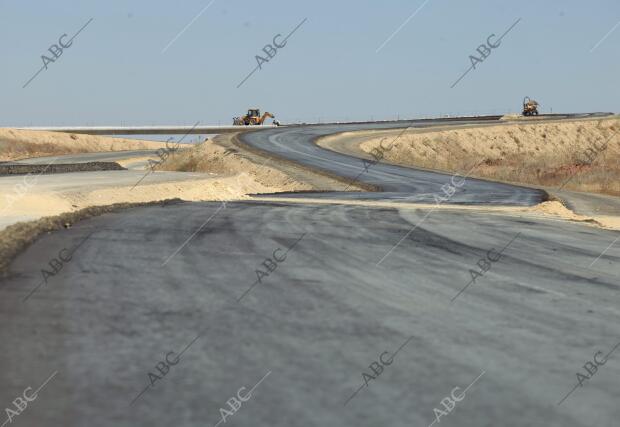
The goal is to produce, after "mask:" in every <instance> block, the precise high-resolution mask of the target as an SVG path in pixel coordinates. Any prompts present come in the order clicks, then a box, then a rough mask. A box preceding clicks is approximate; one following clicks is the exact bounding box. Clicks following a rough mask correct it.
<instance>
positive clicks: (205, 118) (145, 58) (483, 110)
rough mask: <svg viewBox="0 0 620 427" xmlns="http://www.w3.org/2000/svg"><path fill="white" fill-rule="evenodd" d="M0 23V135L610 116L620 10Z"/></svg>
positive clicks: (170, 6) (198, 5)
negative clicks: (268, 115) (531, 111)
mask: <svg viewBox="0 0 620 427" xmlns="http://www.w3.org/2000/svg"><path fill="white" fill-rule="evenodd" d="M0 19H1V21H0V37H1V39H2V41H3V42H2V43H1V44H0V52H1V56H2V63H1V66H0V76H1V77H2V78H1V79H0V85H1V86H0V100H1V102H0V126H68V125H75V126H78V125H82V126H87V125H151V124H152V125H168V124H178V125H182V124H184V125H188V124H194V123H196V122H198V121H199V122H200V123H202V124H232V117H233V116H238V115H241V114H243V113H244V112H245V111H246V110H247V109H248V108H249V107H258V108H260V109H261V110H263V111H265V110H267V111H270V112H272V113H274V114H275V115H276V116H277V118H278V119H279V120H280V121H281V122H283V123H290V122H317V121H337V120H340V121H343V120H371V119H394V118H400V119H407V118H415V117H426V116H439V115H445V114H452V115H455V114H461V115H470V114H497V113H507V112H510V111H520V108H521V103H522V100H523V97H524V96H530V97H532V98H534V99H536V100H537V101H538V102H539V103H540V104H541V110H542V112H551V111H553V112H558V113H559V112H592V111H612V112H619V111H620V87H619V86H618V76H620V55H619V53H620V49H619V46H620V24H619V23H620V1H618V0H600V1H597V0H594V1H588V2H585V1H582V0H580V1H577V0H563V1H562V0H546V1H519V2H515V1H501V0H500V1H498V0H469V1H462V0H409V1H406V0H385V1H381V2H378V1H365V0H356V1H348V0H347V1H324V0H314V1H294V0H289V1H280V0H272V1H268V2H257V1H226V0H177V1H161V0H150V1H146V0H144V1H143V0H135V1H131V0H124V1H123V0H107V1H92V0H75V1H68V0H56V1H27V0H0ZM91 19H92V20H91ZM86 24H87V25H86ZM300 24H301V26H299V27H298V25H300ZM513 24H515V25H514V27H512V29H511V30H510V31H509V32H508V33H507V34H506V35H505V36H504V37H503V38H502V40H501V43H500V44H499V45H497V38H499V37H500V36H501V35H502V34H503V33H504V32H505V31H507V30H508V29H509V28H510V27H511V26H512V25H513ZM84 25H86V27H85V28H84V29H83V30H82V31H81V32H80V33H79V34H78V35H77V36H76V37H75V38H74V39H73V42H72V44H71V45H70V46H69V47H68V48H66V49H63V51H62V54H61V55H60V56H58V57H57V58H55V57H54V55H53V54H52V53H50V51H49V50H48V49H50V47H51V46H53V45H55V44H56V45H58V44H59V38H61V36H62V35H63V34H67V36H66V37H64V38H62V41H63V44H65V45H67V44H68V40H69V39H71V37H73V36H74V35H75V34H76V32H77V31H78V30H80V28H82V27H83V26H84ZM297 27H298V28H297ZM295 28H297V29H296V31H295V32H294V33H293V34H292V35H291V36H290V37H289V38H288V39H287V41H286V45H284V46H283V47H281V48H278V49H277V50H275V51H273V50H271V49H269V48H268V49H267V51H270V52H271V54H272V57H269V56H268V55H267V54H266V53H265V52H264V51H263V48H264V46H265V45H268V44H271V45H273V43H274V42H273V40H274V36H277V35H278V34H280V35H281V36H280V37H276V42H277V43H278V44H280V45H282V41H283V39H284V37H286V36H287V35H288V34H289V33H291V31H293V30H294V29H295ZM612 30H613V31H612ZM491 34H495V36H492V37H491V38H490V39H489V36H491ZM487 40H490V42H491V43H492V44H493V45H495V46H497V47H495V48H492V49H490V48H488V47H487V49H488V51H489V52H490V53H488V54H487V56H486V58H484V57H483V56H482V55H480V54H479V53H478V52H477V51H476V49H478V47H479V46H480V45H481V44H486V43H487ZM52 50H54V48H52ZM481 50H482V51H483V52H486V50H485V49H481ZM57 52H58V51H57ZM274 52H275V54H274ZM42 56H47V58H50V59H54V61H53V62H52V61H47V60H44V59H43V58H42ZM257 56H260V57H262V58H263V59H257ZM470 56H476V57H477V58H478V59H481V61H474V63H475V68H472V69H471V70H470V71H469V72H468V73H467V74H466V75H465V77H463V79H462V80H461V81H459V83H458V84H457V85H456V86H454V87H451V85H452V84H453V83H454V82H455V81H456V80H457V79H458V78H459V77H460V76H461V75H462V74H463V73H465V71H467V70H468V69H469V68H470V67H471V66H472V59H471V58H470ZM44 61H45V62H47V63H46V64H45V65H46V67H47V68H45V67H44ZM259 62H260V68H257V67H258V66H259ZM255 68H256V71H255V72H254V73H253V74H252V75H251V76H250V77H249V78H248V79H247V80H246V81H245V82H244V83H243V84H242V85H241V86H240V87H238V85H239V84H240V82H241V81H242V80H243V79H244V78H245V77H246V76H247V75H248V74H249V73H250V72H251V71H252V70H253V69H255ZM40 69H42V71H41V72H40V73H39V74H38V75H37V76H36V77H35V78H34V79H33V80H32V81H31V82H30V83H29V84H28V85H27V86H26V87H25V88H24V87H23V86H24V84H25V83H26V82H27V81H28V80H29V79H30V78H31V77H32V76H33V75H34V74H35V73H36V72H37V71H38V70H40Z"/></svg>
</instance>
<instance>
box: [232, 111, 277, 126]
mask: <svg viewBox="0 0 620 427" xmlns="http://www.w3.org/2000/svg"><path fill="white" fill-rule="evenodd" d="M267 117H269V118H272V119H274V121H273V124H274V125H276V126H280V122H278V121H277V120H275V118H276V116H274V115H273V114H271V113H270V112H268V111H266V112H265V114H263V115H262V116H261V115H260V109H258V108H250V109H248V114H246V115H245V116H243V117H234V118H233V125H235V126H260V125H262V124H263V123H265V119H267Z"/></svg>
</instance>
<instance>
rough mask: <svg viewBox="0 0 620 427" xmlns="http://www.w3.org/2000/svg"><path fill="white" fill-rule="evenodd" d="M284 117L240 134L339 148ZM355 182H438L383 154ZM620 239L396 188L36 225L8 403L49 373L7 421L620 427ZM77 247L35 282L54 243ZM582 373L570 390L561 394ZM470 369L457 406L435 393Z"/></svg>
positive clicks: (515, 192) (18, 292)
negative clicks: (277, 126)
mask: <svg viewBox="0 0 620 427" xmlns="http://www.w3.org/2000/svg"><path fill="white" fill-rule="evenodd" d="M291 131H293V130H292V129H282V130H278V131H265V132H261V133H260V134H259V133H256V134H252V136H251V138H252V141H249V142H250V143H252V144H261V145H262V148H267V147H268V146H269V144H274V145H277V146H278V147H280V148H278V149H279V150H285V147H286V145H287V143H288V144H290V145H291V148H292V149H294V150H297V151H299V152H301V154H297V156H298V159H301V158H305V160H303V161H304V162H320V163H321V164H322V166H323V167H324V168H326V169H329V170H334V169H332V168H334V167H335V166H333V165H332V166H330V163H329V162H330V161H333V162H336V161H337V162H338V163H346V162H349V161H352V160H347V159H343V157H346V156H342V157H340V156H341V155H337V157H333V159H331V160H330V159H329V158H327V159H326V158H322V156H324V153H321V152H319V151H315V152H313V153H312V154H313V155H316V154H317V153H319V155H318V157H319V158H314V157H313V158H310V157H308V158H306V154H305V153H304V151H303V150H306V149H308V150H314V149H313V148H312V146H311V145H310V143H309V141H310V139H311V138H312V137H313V136H316V132H317V131H316V129H312V128H311V129H307V128H306V129H304V128H298V129H296V130H294V131H293V132H295V133H290V132H291ZM259 135H264V136H263V137H262V138H260V137H259ZM254 138H257V139H254ZM302 139H303V140H304V141H305V142H304V141H302ZM261 141H262V142H261ZM276 143H277V144H276ZM278 144H279V145H278ZM272 146H273V145H272ZM269 149H270V150H271V148H269ZM290 153H292V151H289V152H288V153H284V152H282V153H281V154H284V155H286V156H292V154H290ZM310 159H312V160H310ZM357 162H358V168H359V164H360V163H361V162H360V161H359V160H358V161H357ZM351 167H352V165H345V166H339V168H341V169H339V171H338V172H339V173H340V172H341V171H348V173H349V174H351V175H352V174H353V173H354V171H353V170H349V169H350V168H351ZM375 168H376V169H375ZM347 176H350V175H347ZM382 177H383V178H382ZM359 179H369V180H375V181H377V182H376V183H377V184H379V185H381V186H382V187H383V188H386V189H388V187H389V191H390V193H392V194H390V195H389V196H390V197H391V198H394V199H395V200H400V199H401V198H402V197H403V195H404V194H406V193H407V192H410V193H411V194H410V196H414V197H415V196H420V193H423V194H425V195H424V196H422V197H419V199H425V200H426V199H427V198H428V194H432V193H433V192H434V191H436V190H437V188H440V187H441V185H442V184H444V183H446V182H449V179H450V177H449V176H445V175H440V174H432V175H426V176H425V174H424V173H420V172H412V171H407V170H404V169H403V168H395V169H393V168H392V167H390V168H388V169H384V167H383V165H375V166H373V167H372V168H371V169H369V171H368V174H367V175H366V173H365V174H364V175H362V176H360V178H359ZM472 183H473V185H471V186H470V184H472ZM463 188H464V189H468V193H466V194H459V195H455V196H454V197H455V198H457V197H465V196H467V197H471V196H470V195H471V194H472V193H475V199H476V200H478V198H480V197H484V198H485V200H486V202H488V203H503V204H515V205H524V204H525V205H527V204H531V203H534V202H535V201H536V198H537V197H539V194H538V192H535V191H532V190H526V189H520V188H513V187H510V186H495V185H493V184H490V183H485V182H475V183H474V182H473V181H470V180H468V181H467V183H466V184H465V185H464V186H463ZM352 197H353V196H352ZM373 197H377V196H376V195H373ZM405 197H406V196H405ZM455 201H460V202H465V201H466V200H465V199H456V200H455ZM451 203H452V201H451ZM91 233H92V234H91ZM88 236H90V237H88ZM87 237H88V238H87ZM617 237H618V233H614V232H610V231H605V230H600V229H597V228H593V227H588V226H585V225H581V224H576V223H568V222H562V221H555V220H550V219H540V218H535V217H527V216H511V215H505V214H503V215H500V214H498V213H494V214H489V213H482V212H471V211H465V210H461V211H458V210H434V211H429V210H423V209H420V210H408V209H404V208H401V209H398V205H396V206H395V208H394V209H385V208H381V209H380V208H369V207H363V206H342V205H333V206H318V205H312V204H308V205H293V206H289V205H286V204H284V203H281V204H280V203H270V202H238V203H228V204H226V205H222V204H220V203H182V204H178V205H168V206H162V207H148V208H140V209H132V210H129V211H125V212H119V213H114V214H106V215H104V216H101V217H97V218H94V219H90V220H87V221H83V222H81V223H79V224H77V225H76V226H75V227H73V228H71V229H69V230H64V231H62V232H56V233H52V234H49V235H46V236H44V237H42V238H41V239H39V240H38V241H37V242H36V243H35V244H34V245H32V246H31V247H30V248H29V249H27V250H26V251H25V252H24V253H23V254H22V255H21V256H19V257H18V259H17V260H16V261H15V262H14V264H13V265H12V268H11V273H10V276H9V277H8V278H6V279H5V280H3V281H2V282H1V283H0V342H2V343H3V348H4V351H3V352H2V354H1V355H0V365H1V366H2V367H3V369H2V373H1V374H0V380H1V382H0V383H1V384H2V387H1V388H0V402H2V404H4V405H5V406H6V407H7V408H9V407H11V405H13V404H12V403H11V402H12V401H13V400H14V399H16V398H17V397H18V396H19V395H21V394H22V393H23V391H24V389H25V388H26V387H32V388H33V389H32V390H28V391H27V392H26V394H27V395H28V396H30V395H31V394H32V391H34V390H36V389H37V388H38V387H39V386H40V385H41V384H42V383H44V381H45V380H47V379H48V378H50V376H51V379H50V381H49V382H48V383H47V384H46V385H45V386H44V387H43V388H42V389H41V390H40V391H39V394H38V397H37V399H36V400H34V401H32V402H29V403H28V407H27V408H26V409H25V410H24V411H23V413H22V414H21V415H19V416H17V417H16V418H15V419H14V420H13V422H14V423H19V425H24V426H30V425H32V426H34V425H37V426H38V425H50V426H51V425H62V426H109V425H115V426H138V425H140V426H141V425H153V426H169V425H187V426H204V425H207V426H209V425H210V426H214V425H216V424H217V423H218V422H220V424H219V425H220V426H222V425H227V424H232V425H235V426H378V425H381V426H412V425H415V426H422V427H426V426H428V425H430V424H431V423H432V422H433V421H434V420H435V415H436V414H440V413H439V412H434V408H437V410H442V411H444V412H445V415H443V416H442V417H441V418H440V425H448V426H471V427H481V426H528V427H529V426H533V425H544V426H562V427H571V426H592V425H596V426H601V427H605V426H608V427H611V426H616V425H617V420H618V419H619V417H620V408H619V407H618V404H617V402H618V399H619V398H620V349H618V347H615V346H616V345H618V344H619V343H620V309H619V304H618V303H619V298H618V290H619V286H620V285H619V284H620V268H619V267H618V265H619V264H618V262H619V261H620V250H619V249H618V247H619V246H620V245H615V246H611V247H610V248H609V249H607V250H606V248H608V246H609V245H610V244H611V243H612V242H613V241H614V239H616V238H617ZM86 238H87V240H84V239H86ZM76 247H78V249H77V250H75V252H74V253H73V254H72V257H71V260H69V261H66V262H63V266H62V269H60V270H59V268H58V263H57V262H55V261H52V264H56V266H57V268H56V270H59V271H58V272H57V273H56V274H54V275H53V276H52V275H49V273H47V274H48V277H47V282H42V272H41V270H42V269H46V270H48V271H52V272H53V270H52V268H51V267H50V266H49V263H50V260H52V259H54V258H61V257H62V258H64V259H65V260H67V259H68V258H69V255H70V252H71V251H73V249H74V248H76ZM63 248H67V250H66V251H62V249H63ZM289 248H290V249H289ZM61 251H62V252H61ZM603 251H605V253H604V254H603V255H602V256H601V253H602V252H603ZM59 252H61V253H60V254H59ZM500 252H501V256H500ZM481 258H486V261H480V259H481ZM266 259H269V260H268V261H266ZM278 260H280V261H278ZM270 270H271V271H270ZM259 278H260V280H258V279H259ZM472 278H475V281H472ZM39 284H42V285H41V286H40V288H37V286H38V285H39ZM464 288H465V289H464ZM35 289H36V292H34V293H32V294H30V293H31V292H32V291H33V290H35ZM461 291H462V293H460V292H461ZM24 299H25V301H24ZM397 350H398V353H397V354H396V355H395V356H394V353H395V352H396V351H397ZM598 351H600V352H602V353H599V354H598V355H597V356H596V359H597V360H598V361H603V360H604V356H606V355H608V354H609V353H611V354H609V355H608V359H607V361H606V362H605V364H604V365H600V366H598V368H597V369H598V370H597V372H594V369H593V368H591V367H590V365H588V367H589V369H590V370H591V371H592V372H594V373H593V375H592V376H591V379H587V378H586V379H584V378H585V376H587V377H589V376H590V374H588V373H587V371H586V370H585V369H584V368H583V366H584V364H586V363H587V362H588V361H593V358H594V357H595V354H596V353H597V352H598ZM171 352H173V353H171ZM181 352H183V354H182V356H180V359H177V356H178V355H179V354H180V353H181ZM384 352H387V353H384ZM382 354H383V356H381V355H382ZM166 355H168V360H169V362H171V363H170V364H169V365H165V364H164V363H162V361H164V360H165V358H166ZM392 356H394V357H393V361H392ZM380 359H382V360H383V361H385V362H386V363H385V366H383V367H378V366H379V365H378V364H377V363H374V362H379V360H380ZM177 361H178V363H177ZM173 363H174V364H173ZM369 366H371V367H369ZM373 369H374V372H373ZM149 372H150V373H151V375H150V380H149ZM577 372H581V373H582V374H583V375H584V376H582V377H581V380H582V382H583V386H582V387H578V388H576V389H575V390H574V392H573V393H572V394H571V395H570V396H569V397H568V398H567V399H566V400H564V401H563V402H562V404H560V405H559V404H558V403H559V402H560V401H561V400H562V399H563V398H564V396H565V395H566V394H567V393H569V392H570V391H571V390H572V389H573V388H574V387H575V385H576V384H578V382H577V381H578V378H577V376H576V373H577ZM364 373H365V376H363V374H364ZM365 380H366V381H367V382H368V386H367V387H366V386H364V387H361V389H360V386H362V385H364V381H365ZM474 381H475V382H474ZM150 382H152V383H153V385H152V386H149V384H150ZM472 382H474V384H473V385H471V387H469V388H468V389H467V391H466V393H465V396H464V397H463V398H462V400H460V401H458V402H456V406H455V407H454V409H453V410H452V411H451V412H450V411H448V409H446V408H445V407H444V406H442V404H441V401H442V400H443V399H445V398H446V397H447V396H450V394H451V393H454V395H455V396H456V397H459V398H461V397H462V392H463V390H465V389H466V388H467V387H468V386H469V385H470V384H471V383H472ZM257 383H259V384H258V385H257V386H256V387H255V388H254V389H253V391H252V392H251V397H250V398H248V397H247V396H248V392H249V391H250V390H251V389H252V388H253V387H254V386H255V385H256V384H257ZM242 387H245V389H241V388H242ZM455 387H460V389H458V390H455ZM240 389H241V391H240V392H239V390H240ZM143 390H146V391H145V392H144V393H143V394H142V395H140V393H141V392H142V391H143ZM357 390H359V391H358V392H357V393H356V394H355V395H354V397H353V398H352V399H350V397H351V396H352V395H353V394H354V393H355V392H356V391H357ZM237 394H239V396H240V397H243V398H244V399H247V400H245V401H241V400H240V403H241V406H240V407H239V403H237V402H236V401H235V400H231V398H233V396H237ZM137 396H139V397H138V398H137V399H136V397H137ZM134 399H136V400H134ZM349 399H350V400H349ZM227 401H228V402H229V404H230V405H232V407H230V406H229V404H227ZM446 402H448V401H446V400H444V403H446ZM345 403H346V405H345ZM447 406H448V407H451V404H450V402H448V403H447ZM222 408H223V409H225V410H226V411H228V412H222ZM234 408H238V411H237V412H236V413H234V414H233V412H234V411H235V409H234ZM223 415H224V416H226V422H225V423H224V422H221V421H222V416H223ZM7 416H8V415H7ZM437 424H439V423H437V422H436V423H435V424H434V425H437Z"/></svg>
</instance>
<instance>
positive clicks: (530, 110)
mask: <svg viewBox="0 0 620 427" xmlns="http://www.w3.org/2000/svg"><path fill="white" fill-rule="evenodd" d="M522 114H523V115H524V116H537V115H538V102H536V101H534V100H533V99H530V97H529V96H526V97H525V98H523V112H522Z"/></svg>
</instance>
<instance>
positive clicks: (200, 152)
mask: <svg viewBox="0 0 620 427" xmlns="http://www.w3.org/2000/svg"><path fill="white" fill-rule="evenodd" d="M271 163H272V160H270V159H264V161H263V163H262V164H260V163H259V164H257V163H255V162H252V161H250V160H248V158H247V154H246V153H243V152H241V151H239V150H238V149H236V148H232V147H231V148H226V147H225V146H222V145H220V144H217V143H215V142H213V141H212V140H207V141H205V142H203V143H200V144H197V145H195V146H194V147H192V148H191V149H187V150H183V151H177V152H175V153H172V154H171V155H170V156H169V157H168V158H167V159H166V160H165V161H164V162H162V164H161V165H159V166H157V167H156V170H165V171H178V172H203V173H204V172H208V173H212V174H217V175H221V176H235V177H236V181H237V182H244V181H245V182H253V183H254V184H253V185H252V186H250V187H249V188H246V191H245V193H244V194H248V193H267V192H286V191H307V190H312V189H314V188H313V186H311V185H309V184H307V183H304V182H300V181H297V180H295V179H293V178H292V177H290V176H288V175H286V174H285V173H283V172H281V171H279V170H277V169H275V168H273V167H271ZM229 185H230V184H229ZM231 190H234V188H233V189H231ZM247 190H249V191H247Z"/></svg>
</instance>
